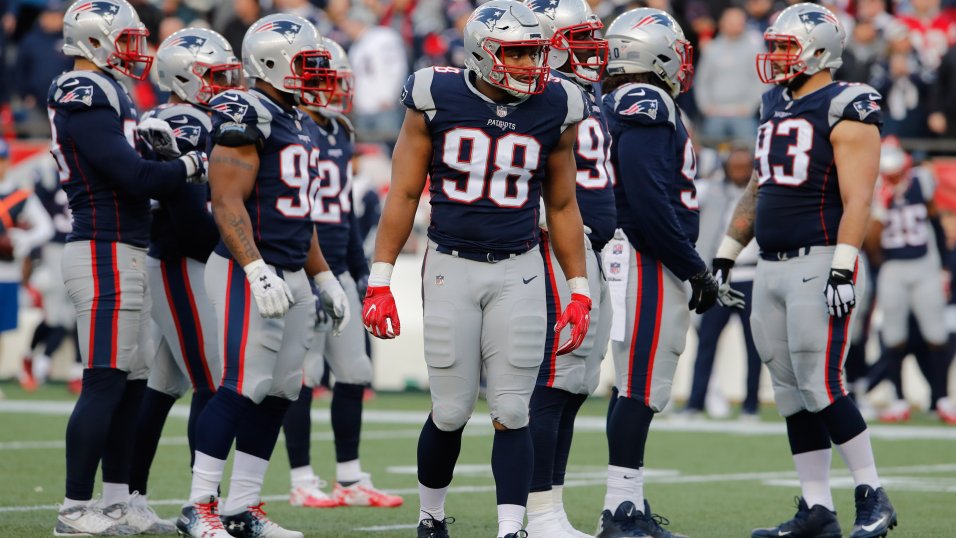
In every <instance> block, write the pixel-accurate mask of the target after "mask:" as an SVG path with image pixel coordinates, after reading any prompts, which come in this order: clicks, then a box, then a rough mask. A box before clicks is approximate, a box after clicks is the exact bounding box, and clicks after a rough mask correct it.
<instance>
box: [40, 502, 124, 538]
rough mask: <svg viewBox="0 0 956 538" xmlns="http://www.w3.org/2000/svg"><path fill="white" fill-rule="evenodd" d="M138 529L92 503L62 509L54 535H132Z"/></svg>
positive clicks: (58, 515) (57, 518) (58, 514)
mask: <svg viewBox="0 0 956 538" xmlns="http://www.w3.org/2000/svg"><path fill="white" fill-rule="evenodd" d="M134 534H136V529H134V528H132V527H130V526H128V525H126V524H123V523H118V522H117V521H116V520H115V519H114V518H112V517H109V516H107V515H105V514H103V512H101V511H100V510H99V509H98V508H97V507H96V506H94V505H93V504H92V503H91V504H88V505H86V506H74V507H73V508H67V509H65V510H60V511H59V512H58V513H57V517H56V527H54V528H53V536H132V535H134Z"/></svg>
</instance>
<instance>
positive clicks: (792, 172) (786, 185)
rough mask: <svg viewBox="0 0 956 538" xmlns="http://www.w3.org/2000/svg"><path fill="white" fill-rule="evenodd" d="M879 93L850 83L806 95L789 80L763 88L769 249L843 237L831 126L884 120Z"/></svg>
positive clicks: (763, 203)
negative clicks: (792, 90) (792, 89)
mask: <svg viewBox="0 0 956 538" xmlns="http://www.w3.org/2000/svg"><path fill="white" fill-rule="evenodd" d="M880 99H881V98H880V94H879V93H877V92H876V90H874V89H873V88H871V87H869V86H867V85H865V84H848V83H845V82H834V83H832V84H830V85H828V86H825V87H823V88H820V89H819V90H817V91H815V92H813V93H811V94H809V95H805V96H803V97H801V98H799V99H793V98H791V97H790V95H789V93H788V92H787V90H786V88H784V87H782V86H777V87H775V88H773V89H772V90H770V91H768V92H767V93H765V94H764V95H763V103H762V105H761V108H760V123H761V125H760V128H759V129H758V130H757V146H756V149H755V151H754V170H755V171H756V173H757V180H758V182H759V186H760V187H759V189H758V191H757V217H756V223H755V228H754V231H755V232H756V237H757V244H758V245H760V249H761V250H762V251H765V252H780V251H788V250H793V249H796V248H801V247H810V246H819V245H835V244H836V242H837V231H838V229H839V227H840V219H842V218H843V201H842V199H841V198H840V181H839V178H838V176H837V169H836V164H835V163H834V160H833V145H832V144H831V143H830V133H831V132H832V131H833V127H834V126H836V124H837V123H839V122H841V121H843V120H849V121H859V122H863V123H870V124H873V125H877V126H880V125H882V114H881V111H880V105H879V101H880Z"/></svg>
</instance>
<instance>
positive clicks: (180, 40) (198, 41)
mask: <svg viewBox="0 0 956 538" xmlns="http://www.w3.org/2000/svg"><path fill="white" fill-rule="evenodd" d="M205 44H206V38H205V37H202V36H198V35H184V36H180V37H177V38H175V39H173V40H171V41H169V42H168V43H166V46H167V47H183V48H185V49H186V50H188V51H189V52H191V53H192V55H193V56H197V55H198V54H199V49H201V48H202V47H203V45H205Z"/></svg>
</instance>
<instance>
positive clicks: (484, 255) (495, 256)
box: [435, 244, 528, 263]
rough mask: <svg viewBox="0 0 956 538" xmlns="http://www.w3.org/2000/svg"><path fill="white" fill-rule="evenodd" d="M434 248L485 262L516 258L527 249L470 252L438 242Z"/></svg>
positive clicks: (467, 258) (455, 255) (443, 252)
mask: <svg viewBox="0 0 956 538" xmlns="http://www.w3.org/2000/svg"><path fill="white" fill-rule="evenodd" d="M435 250H437V251H438V252H441V253H442V254H448V255H449V256H454V257H456V258H464V259H466V260H471V261H475V262H485V263H497V262H500V261H502V260H507V259H510V258H517V257H518V256H520V255H522V254H524V253H525V252H528V251H527V250H525V251H522V252H471V251H466V250H455V249H453V248H448V247H445V246H442V245H438V244H436V245H435Z"/></svg>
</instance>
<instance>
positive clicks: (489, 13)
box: [471, 9, 505, 31]
mask: <svg viewBox="0 0 956 538" xmlns="http://www.w3.org/2000/svg"><path fill="white" fill-rule="evenodd" d="M504 14H505V12H504V11H503V10H501V9H480V10H478V11H476V12H475V14H474V15H472V16H471V20H473V21H475V22H480V23H482V24H484V25H485V26H487V27H488V30H489V31H493V30H494V29H495V25H496V24H498V21H499V20H501V16H502V15H504Z"/></svg>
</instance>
